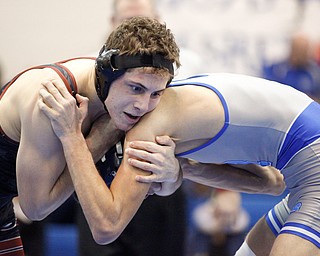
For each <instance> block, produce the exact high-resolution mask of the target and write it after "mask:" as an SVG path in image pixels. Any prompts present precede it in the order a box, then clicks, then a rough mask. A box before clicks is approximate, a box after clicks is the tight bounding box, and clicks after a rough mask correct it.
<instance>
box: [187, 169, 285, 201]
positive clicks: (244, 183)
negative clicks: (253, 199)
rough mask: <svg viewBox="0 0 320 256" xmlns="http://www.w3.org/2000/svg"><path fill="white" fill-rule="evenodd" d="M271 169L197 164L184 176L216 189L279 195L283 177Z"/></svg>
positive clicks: (282, 186) (281, 189)
mask: <svg viewBox="0 0 320 256" xmlns="http://www.w3.org/2000/svg"><path fill="white" fill-rule="evenodd" d="M247 166H249V165H244V167H245V168H246V167H247ZM263 168H264V169H263ZM270 168H272V167H269V169H268V167H261V166H260V167H259V166H254V165H250V168H249V169H243V168H239V166H231V165H227V164H221V165H217V164H201V163H195V164H194V166H193V167H192V168H183V175H184V178H185V179H189V180H192V181H195V182H198V183H201V184H204V185H207V186H211V187H215V188H222V189H227V190H233V191H238V192H245V193H261V194H272V195H277V194H279V193H281V192H282V191H283V190H284V183H283V180H282V175H281V174H278V173H277V172H278V170H275V169H274V168H273V169H270ZM254 171H257V173H253V172H254ZM264 172H265V173H264ZM267 172H268V173H267Z"/></svg>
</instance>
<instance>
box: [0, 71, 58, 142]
mask: <svg viewBox="0 0 320 256" xmlns="http://www.w3.org/2000/svg"><path fill="white" fill-rule="evenodd" d="M48 79H52V80H53V79H60V77H59V76H58V75H57V74H56V73H55V72H54V71H53V70H51V69H35V70H29V71H27V72H25V73H23V74H21V76H19V78H18V79H17V80H16V81H15V82H14V83H13V84H11V85H10V87H8V89H7V90H6V92H5V93H4V95H3V97H2V98H1V101H0V111H1V113H4V114H3V115H1V117H0V125H1V127H2V129H3V130H4V131H5V133H6V134H7V135H8V136H9V137H10V138H12V139H13V140H16V141H19V140H20V136H21V132H22V128H23V129H24V128H25V129H26V130H27V129H31V128H34V127H37V128H39V126H40V125H42V124H41V122H40V123H38V121H39V119H38V115H39V109H38V106H37V100H38V97H39V90H40V88H42V85H41V82H42V81H44V80H48ZM33 130H34V129H33ZM33 130H31V131H30V132H32V131H33Z"/></svg>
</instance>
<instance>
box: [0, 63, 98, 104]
mask: <svg viewBox="0 0 320 256" xmlns="http://www.w3.org/2000/svg"><path fill="white" fill-rule="evenodd" d="M76 59H92V60H95V58H94V57H79V58H72V59H67V60H63V61H59V62H56V63H54V64H46V65H39V66H35V67H31V68H28V69H26V70H24V71H22V72H20V73H19V74H17V75H16V76H15V77H14V78H13V79H11V80H10V81H9V82H8V83H6V84H5V85H4V86H3V87H2V88H1V89H0V99H1V98H2V96H3V95H4V93H5V92H6V90H7V89H8V88H9V87H10V85H12V84H13V83H14V82H15V81H16V80H17V79H18V78H19V77H20V76H21V75H22V74H23V73H25V72H27V71H29V70H32V69H42V68H51V69H53V70H54V71H55V72H56V73H57V74H58V75H59V76H60V78H61V79H62V81H63V83H64V84H65V86H66V87H67V89H68V91H69V92H70V93H71V94H72V95H73V96H75V95H76V93H77V90H78V89H77V83H76V79H75V78H74V76H73V74H72V73H71V71H70V70H69V69H67V68H66V67H65V66H63V65H62V64H63V63H65V62H67V61H70V60H76Z"/></svg>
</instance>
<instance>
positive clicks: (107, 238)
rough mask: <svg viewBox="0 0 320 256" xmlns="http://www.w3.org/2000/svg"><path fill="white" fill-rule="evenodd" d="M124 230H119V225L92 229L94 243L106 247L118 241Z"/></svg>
mask: <svg viewBox="0 0 320 256" xmlns="http://www.w3.org/2000/svg"><path fill="white" fill-rule="evenodd" d="M122 231H123V229H120V228H117V225H114V226H112V225H104V226H99V227H98V226H96V227H95V228H93V229H91V233H92V236H93V239H94V241H95V242H96V243H97V244H99V245H106V244H110V243H112V242H113V241H114V240H116V239H117V238H118V237H119V236H120V234H121V232H122Z"/></svg>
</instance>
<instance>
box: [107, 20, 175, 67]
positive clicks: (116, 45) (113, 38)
mask: <svg viewBox="0 0 320 256" xmlns="http://www.w3.org/2000/svg"><path fill="white" fill-rule="evenodd" d="M105 45H106V48H107V49H119V50H120V55H121V54H128V55H135V54H138V53H140V54H153V53H158V54H162V55H163V56H164V57H165V58H166V59H168V60H170V61H171V62H172V63H174V64H175V66H176V68H179V67H180V65H181V64H180V60H179V53H180V50H179V47H178V45H177V43H176V42H175V38H174V35H173V34H172V32H171V30H170V29H167V27H166V24H163V23H160V22H159V21H158V20H156V19H152V18H148V17H141V16H140V17H133V18H130V19H128V20H125V21H124V22H123V23H122V24H120V25H119V26H118V27H117V28H116V29H115V30H114V31H113V32H112V33H111V34H110V35H109V37H108V39H107V41H106V44H105Z"/></svg>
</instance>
